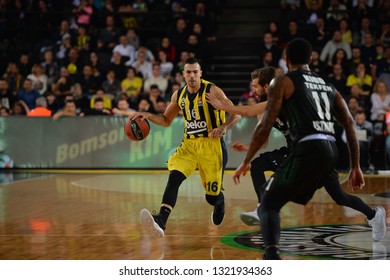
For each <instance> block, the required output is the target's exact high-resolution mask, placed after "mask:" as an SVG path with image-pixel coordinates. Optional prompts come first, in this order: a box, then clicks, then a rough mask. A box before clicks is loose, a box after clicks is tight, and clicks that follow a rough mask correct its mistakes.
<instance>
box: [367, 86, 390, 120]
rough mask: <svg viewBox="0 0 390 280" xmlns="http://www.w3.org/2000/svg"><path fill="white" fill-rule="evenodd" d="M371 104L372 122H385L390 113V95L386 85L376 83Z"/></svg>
mask: <svg viewBox="0 0 390 280" xmlns="http://www.w3.org/2000/svg"><path fill="white" fill-rule="evenodd" d="M371 104H372V106H371V120H372V121H384V120H385V116H386V114H387V113H388V112H390V93H389V91H388V89H387V86H386V83H384V82H382V81H378V82H376V83H375V86H374V91H373V93H372V94H371Z"/></svg>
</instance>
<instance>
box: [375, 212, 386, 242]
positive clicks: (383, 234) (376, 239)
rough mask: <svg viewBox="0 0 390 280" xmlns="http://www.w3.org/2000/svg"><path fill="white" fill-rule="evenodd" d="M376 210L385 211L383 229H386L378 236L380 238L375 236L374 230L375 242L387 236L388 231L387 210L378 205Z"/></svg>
mask: <svg viewBox="0 0 390 280" xmlns="http://www.w3.org/2000/svg"><path fill="white" fill-rule="evenodd" d="M376 210H377V211H380V212H382V213H383V216H384V219H383V224H382V226H383V229H384V230H383V233H382V235H381V236H379V237H378V236H377V237H378V238H374V232H373V235H372V240H373V241H374V242H378V241H380V240H382V238H383V237H385V235H386V231H387V227H386V210H385V208H383V207H377V209H376Z"/></svg>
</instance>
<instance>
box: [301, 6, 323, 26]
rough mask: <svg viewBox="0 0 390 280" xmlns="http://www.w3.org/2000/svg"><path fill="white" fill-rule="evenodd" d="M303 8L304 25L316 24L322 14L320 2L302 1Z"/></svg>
mask: <svg viewBox="0 0 390 280" xmlns="http://www.w3.org/2000/svg"><path fill="white" fill-rule="evenodd" d="M303 2H304V4H305V6H304V7H303V8H304V9H305V23H306V24H313V25H315V24H317V20H318V18H319V17H320V16H321V14H322V13H323V12H322V0H306V1H303Z"/></svg>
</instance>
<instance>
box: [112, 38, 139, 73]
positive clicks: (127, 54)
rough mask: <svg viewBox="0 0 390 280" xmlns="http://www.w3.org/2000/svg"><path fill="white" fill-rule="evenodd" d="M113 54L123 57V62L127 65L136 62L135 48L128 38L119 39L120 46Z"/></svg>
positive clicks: (116, 47)
mask: <svg viewBox="0 0 390 280" xmlns="http://www.w3.org/2000/svg"><path fill="white" fill-rule="evenodd" d="M112 51H113V52H117V53H119V54H120V55H121V57H122V61H123V62H124V64H125V65H127V66H129V65H131V64H132V63H133V62H134V60H135V48H134V47H133V46H132V45H130V44H129V41H128V39H127V37H126V36H124V35H123V36H120V37H119V44H118V45H116V46H115V47H114V49H113V50H112Z"/></svg>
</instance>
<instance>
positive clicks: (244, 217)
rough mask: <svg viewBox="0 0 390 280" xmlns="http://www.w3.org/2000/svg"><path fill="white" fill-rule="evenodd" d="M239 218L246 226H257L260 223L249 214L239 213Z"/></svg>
mask: <svg viewBox="0 0 390 280" xmlns="http://www.w3.org/2000/svg"><path fill="white" fill-rule="evenodd" d="M240 218H241V221H243V222H244V224H246V225H248V226H259V225H260V221H259V220H257V219H256V218H253V217H252V216H250V215H247V214H244V213H241V215H240Z"/></svg>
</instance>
